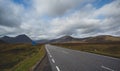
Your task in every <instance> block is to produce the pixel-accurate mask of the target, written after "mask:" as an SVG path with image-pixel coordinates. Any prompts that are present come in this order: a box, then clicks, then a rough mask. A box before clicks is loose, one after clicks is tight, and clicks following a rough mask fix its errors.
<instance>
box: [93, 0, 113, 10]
mask: <svg viewBox="0 0 120 71" xmlns="http://www.w3.org/2000/svg"><path fill="white" fill-rule="evenodd" d="M113 1H114V0H96V1H95V2H93V6H94V7H96V8H97V9H98V8H101V7H102V6H104V5H106V4H108V3H111V2H113Z"/></svg>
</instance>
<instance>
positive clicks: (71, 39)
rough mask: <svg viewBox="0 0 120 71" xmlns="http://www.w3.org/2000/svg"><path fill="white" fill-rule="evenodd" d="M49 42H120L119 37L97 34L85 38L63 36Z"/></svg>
mask: <svg viewBox="0 0 120 71" xmlns="http://www.w3.org/2000/svg"><path fill="white" fill-rule="evenodd" d="M49 42H50V43H106V42H118V43H120V37H115V36H111V35H99V36H95V37H87V38H74V37H71V36H63V37H61V38H58V39H53V40H51V41H49Z"/></svg>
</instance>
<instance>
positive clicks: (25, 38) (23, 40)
mask: <svg viewBox="0 0 120 71" xmlns="http://www.w3.org/2000/svg"><path fill="white" fill-rule="evenodd" d="M1 40H3V41H5V42H8V43H31V42H32V40H31V39H30V38H29V37H28V36H27V35H25V34H22V35H18V36H16V37H9V36H4V37H2V38H1Z"/></svg>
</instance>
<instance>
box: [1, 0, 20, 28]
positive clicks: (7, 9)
mask: <svg viewBox="0 0 120 71" xmlns="http://www.w3.org/2000/svg"><path fill="white" fill-rule="evenodd" d="M0 4H1V5H0V26H6V27H19V26H20V24H21V20H20V17H19V16H18V15H17V14H15V11H16V10H15V8H14V7H13V8H14V10H13V8H12V5H10V4H9V3H8V5H5V6H4V5H3V4H5V3H4V2H1V3H0Z"/></svg>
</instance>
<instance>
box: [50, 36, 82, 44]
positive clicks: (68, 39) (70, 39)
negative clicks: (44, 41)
mask: <svg viewBox="0 0 120 71" xmlns="http://www.w3.org/2000/svg"><path fill="white" fill-rule="evenodd" d="M80 41H81V39H80V38H74V37H72V36H63V37H60V38H58V39H53V40H51V41H50V42H52V43H66V42H71V43H75V42H80Z"/></svg>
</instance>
